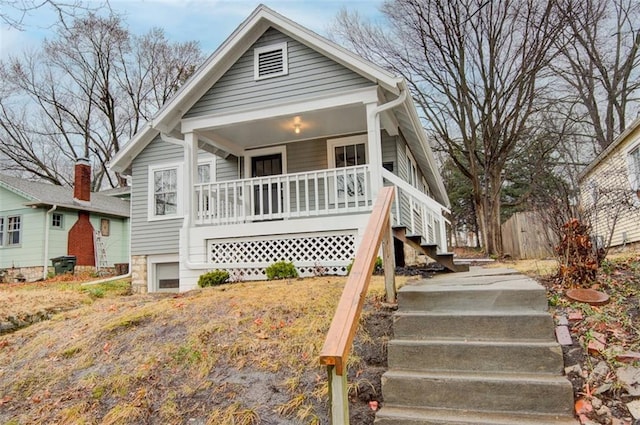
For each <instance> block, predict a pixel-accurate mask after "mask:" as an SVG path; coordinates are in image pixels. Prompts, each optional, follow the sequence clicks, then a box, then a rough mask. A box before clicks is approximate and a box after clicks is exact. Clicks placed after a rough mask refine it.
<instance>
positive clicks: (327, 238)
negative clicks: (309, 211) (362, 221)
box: [207, 231, 356, 280]
mask: <svg viewBox="0 0 640 425" xmlns="http://www.w3.org/2000/svg"><path fill="white" fill-rule="evenodd" d="M207 253H208V262H209V263H211V266H212V268H216V269H224V270H228V271H229V273H230V274H231V278H232V280H261V279H266V274H265V269H266V268H267V267H268V266H270V265H271V264H273V263H275V262H277V261H281V260H284V261H291V262H293V264H294V265H295V266H296V269H297V270H298V273H299V274H300V276H303V277H306V276H318V275H345V274H346V273H347V265H348V264H349V263H350V262H351V260H353V258H354V257H355V253H356V231H341V232H324V233H297V234H293V235H273V236H256V237H248V238H230V239H210V240H208V241H207Z"/></svg>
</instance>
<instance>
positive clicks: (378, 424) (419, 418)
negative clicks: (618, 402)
mask: <svg viewBox="0 0 640 425" xmlns="http://www.w3.org/2000/svg"><path fill="white" fill-rule="evenodd" d="M514 424H518V425H541V424H545V425H577V424H578V422H577V421H575V420H574V419H572V418H568V417H567V416H566V415H553V414H551V415H543V414H524V413H515V414H514V413H501V412H483V411H471V410H453V409H430V408H419V407H412V408H406V407H403V406H400V407H395V406H390V405H385V408H384V409H383V410H381V411H379V412H378V413H376V420H375V425H514Z"/></svg>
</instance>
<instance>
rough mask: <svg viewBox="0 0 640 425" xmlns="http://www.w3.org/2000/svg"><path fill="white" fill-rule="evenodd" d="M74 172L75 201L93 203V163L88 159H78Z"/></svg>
mask: <svg viewBox="0 0 640 425" xmlns="http://www.w3.org/2000/svg"><path fill="white" fill-rule="evenodd" d="M74 171H75V174H74V180H73V199H74V200H75V201H81V202H91V163H90V162H89V160H88V159H87V158H78V159H77V160H76V166H75V170H74Z"/></svg>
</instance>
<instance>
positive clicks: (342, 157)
mask: <svg viewBox="0 0 640 425" xmlns="http://www.w3.org/2000/svg"><path fill="white" fill-rule="evenodd" d="M366 141H367V138H366V136H351V137H343V138H340V139H331V140H327V154H328V157H329V167H330V168H337V169H340V168H349V170H348V171H345V172H344V173H343V172H340V171H337V172H336V179H335V180H336V183H335V186H334V185H330V187H329V199H330V201H331V202H333V201H335V200H337V201H338V202H343V201H352V200H356V199H364V196H365V193H366V191H367V190H368V189H367V185H368V181H367V180H368V179H367V170H365V169H362V168H352V167H357V166H361V165H366V164H367V143H366ZM336 193H337V199H335V198H336Z"/></svg>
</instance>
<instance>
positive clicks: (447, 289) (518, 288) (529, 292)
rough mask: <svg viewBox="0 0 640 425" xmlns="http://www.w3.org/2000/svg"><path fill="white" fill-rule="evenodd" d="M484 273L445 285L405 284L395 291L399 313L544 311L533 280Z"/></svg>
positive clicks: (499, 272) (541, 291) (463, 276)
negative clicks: (421, 311) (422, 311)
mask: <svg viewBox="0 0 640 425" xmlns="http://www.w3.org/2000/svg"><path fill="white" fill-rule="evenodd" d="M486 270H490V271H488V272H487V273H489V274H487V275H485V276H478V275H475V274H473V273H468V272H467V273H460V274H456V275H455V279H449V280H447V281H444V282H443V281H442V280H438V279H432V280H431V281H426V282H425V284H423V285H406V286H404V287H402V288H401V289H400V290H399V291H398V308H399V311H416V310H426V311H431V312H446V311H449V312H450V311H456V310H459V311H463V312H464V311H494V312H498V311H499V312H505V311H507V312H509V311H518V312H522V311H547V298H546V293H545V290H544V288H543V287H542V286H540V285H539V284H537V283H536V282H535V281H533V280H531V279H528V278H524V277H523V276H522V275H520V274H517V273H515V272H505V271H504V269H486ZM443 277H444V276H443ZM436 281H438V283H437V284H436Z"/></svg>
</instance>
